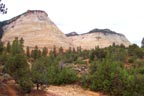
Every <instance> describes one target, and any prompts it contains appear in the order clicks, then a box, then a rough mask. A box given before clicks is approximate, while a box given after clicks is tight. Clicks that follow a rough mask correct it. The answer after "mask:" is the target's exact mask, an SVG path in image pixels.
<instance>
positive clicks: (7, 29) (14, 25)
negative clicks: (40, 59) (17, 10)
mask: <svg viewBox="0 0 144 96" xmlns="http://www.w3.org/2000/svg"><path fill="white" fill-rule="evenodd" d="M7 23H8V24H7V25H5V26H4V27H3V30H4V33H3V36H2V39H1V40H2V41H3V42H4V43H6V42H8V41H10V42H12V41H13V39H14V38H15V37H18V38H23V39H24V46H30V47H34V46H35V45H37V46H38V47H39V48H42V47H47V48H49V49H52V48H53V46H54V45H55V46H56V47H61V46H62V47H63V48H64V49H68V48H69V47H73V44H72V43H71V42H70V40H69V39H68V38H67V37H66V36H65V35H64V34H63V33H62V32H61V31H60V30H59V29H58V27H57V26H56V25H55V24H54V23H53V22H52V21H51V20H50V19H49V18H48V15H47V14H46V13H45V12H44V11H39V10H34V11H30V10H29V11H27V12H26V13H23V14H22V15H19V16H17V17H15V18H13V19H11V20H8V21H7Z"/></svg>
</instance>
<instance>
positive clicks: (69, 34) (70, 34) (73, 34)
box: [65, 32, 78, 37]
mask: <svg viewBox="0 0 144 96" xmlns="http://www.w3.org/2000/svg"><path fill="white" fill-rule="evenodd" d="M65 35H66V36H67V37H69V36H77V35H78V33H76V32H70V33H68V34H65Z"/></svg>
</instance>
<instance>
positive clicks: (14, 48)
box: [11, 37, 24, 55]
mask: <svg viewBox="0 0 144 96" xmlns="http://www.w3.org/2000/svg"><path fill="white" fill-rule="evenodd" d="M23 53H24V51H23V47H22V45H21V43H20V41H19V40H18V38H17V37H16V38H15V40H14V41H13V43H12V45H11V54H12V55H16V54H23Z"/></svg>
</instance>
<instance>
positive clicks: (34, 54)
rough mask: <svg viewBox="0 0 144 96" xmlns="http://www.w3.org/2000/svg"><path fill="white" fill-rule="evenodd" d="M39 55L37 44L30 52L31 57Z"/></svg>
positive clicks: (36, 57) (35, 57)
mask: <svg viewBox="0 0 144 96" xmlns="http://www.w3.org/2000/svg"><path fill="white" fill-rule="evenodd" d="M40 56H41V51H40V50H39V49H38V46H35V48H34V50H32V52H31V57H32V58H34V59H38V58H39V57H40Z"/></svg>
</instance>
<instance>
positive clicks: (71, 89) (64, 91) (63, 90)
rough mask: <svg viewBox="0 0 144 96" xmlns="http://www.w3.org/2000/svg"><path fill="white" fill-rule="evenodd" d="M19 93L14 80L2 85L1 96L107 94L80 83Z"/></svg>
mask: <svg viewBox="0 0 144 96" xmlns="http://www.w3.org/2000/svg"><path fill="white" fill-rule="evenodd" d="M18 93H19V92H18V90H17V89H15V88H14V83H12V82H8V83H7V84H4V83H3V84H2V85H1V86H0V96H106V95H103V94H101V93H99V92H93V91H89V90H84V89H83V88H81V87H80V86H78V85H63V86H49V87H47V88H46V89H45V90H44V91H43V90H32V91H31V93H30V94H29V95H24V94H19V95H18Z"/></svg>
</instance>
